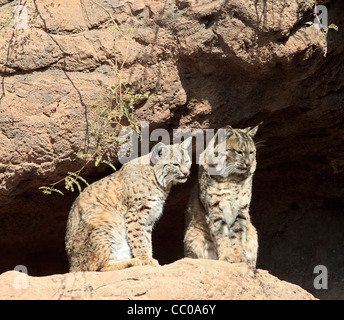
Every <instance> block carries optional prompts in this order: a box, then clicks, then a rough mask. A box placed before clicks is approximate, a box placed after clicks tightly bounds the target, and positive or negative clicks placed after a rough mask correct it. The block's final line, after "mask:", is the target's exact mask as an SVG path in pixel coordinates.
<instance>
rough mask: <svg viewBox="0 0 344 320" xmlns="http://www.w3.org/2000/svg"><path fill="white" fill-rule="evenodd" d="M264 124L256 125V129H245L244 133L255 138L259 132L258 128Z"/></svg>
mask: <svg viewBox="0 0 344 320" xmlns="http://www.w3.org/2000/svg"><path fill="white" fill-rule="evenodd" d="M262 123H263V122H261V123H259V124H258V125H256V126H255V127H254V128H251V127H248V128H246V129H244V130H243V131H244V132H245V133H246V134H247V135H248V136H250V137H251V138H253V137H254V136H255V135H256V133H257V131H258V128H259V126H260V125H261V124H262Z"/></svg>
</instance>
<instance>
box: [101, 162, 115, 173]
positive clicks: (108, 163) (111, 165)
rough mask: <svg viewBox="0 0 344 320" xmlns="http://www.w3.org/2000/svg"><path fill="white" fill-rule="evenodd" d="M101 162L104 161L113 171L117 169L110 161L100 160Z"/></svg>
mask: <svg viewBox="0 0 344 320" xmlns="http://www.w3.org/2000/svg"><path fill="white" fill-rule="evenodd" d="M102 163H105V164H107V165H108V166H110V167H111V168H112V169H113V171H117V169H116V167H115V166H114V165H113V164H112V163H111V162H109V161H107V160H102Z"/></svg>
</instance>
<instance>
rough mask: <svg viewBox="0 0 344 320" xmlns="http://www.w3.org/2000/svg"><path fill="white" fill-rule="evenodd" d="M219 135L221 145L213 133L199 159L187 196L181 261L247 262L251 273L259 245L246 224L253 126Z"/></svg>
mask: <svg viewBox="0 0 344 320" xmlns="http://www.w3.org/2000/svg"><path fill="white" fill-rule="evenodd" d="M223 129H224V130H223V131H222V132H225V138H224V139H223V142H220V139H219V137H218V134H219V131H218V132H217V133H216V134H215V136H214V138H213V139H212V141H210V143H209V145H208V147H207V148H206V150H204V152H203V153H202V154H201V155H200V165H199V171H198V183H197V185H196V186H195V187H194V189H193V190H192V192H191V195H190V199H189V203H188V207H187V211H186V232H185V237H184V251H185V256H186V257H190V258H204V259H215V260H225V261H229V262H246V263H248V264H249V265H252V266H254V267H255V266H256V261H257V251H258V239H257V232H256V229H255V228H254V226H253V225H252V223H251V220H250V215H249V205H250V201H251V190H252V178H253V173H254V171H255V169H256V147H255V144H254V142H253V139H252V138H253V137H254V136H255V134H256V132H257V130H258V126H256V127H254V128H253V129H251V128H246V129H233V128H231V127H230V126H227V127H225V128H223ZM216 141H217V142H216ZM211 146H214V150H213V151H214V152H213V153H211V152H209V151H210V150H209V148H210V147H211ZM220 147H222V150H223V152H224V154H221V150H220V149H221V148H220ZM211 154H213V156H211ZM209 155H210V156H209ZM214 156H217V159H214Z"/></svg>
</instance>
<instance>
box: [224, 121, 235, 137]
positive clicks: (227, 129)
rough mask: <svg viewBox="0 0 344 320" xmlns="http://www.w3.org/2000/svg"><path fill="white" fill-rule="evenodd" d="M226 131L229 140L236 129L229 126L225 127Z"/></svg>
mask: <svg viewBox="0 0 344 320" xmlns="http://www.w3.org/2000/svg"><path fill="white" fill-rule="evenodd" d="M224 129H226V136H227V138H228V137H230V136H231V135H232V134H233V130H234V129H233V128H232V127H231V126H230V125H229V124H228V125H227V126H225V128H224Z"/></svg>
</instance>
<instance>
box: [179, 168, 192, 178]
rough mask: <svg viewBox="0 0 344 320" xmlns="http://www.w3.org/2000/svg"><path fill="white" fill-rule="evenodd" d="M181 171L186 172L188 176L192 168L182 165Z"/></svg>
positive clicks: (185, 174)
mask: <svg viewBox="0 0 344 320" xmlns="http://www.w3.org/2000/svg"><path fill="white" fill-rule="evenodd" d="M180 171H181V173H182V174H184V176H188V175H189V173H190V170H189V169H188V168H186V167H181V168H180Z"/></svg>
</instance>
